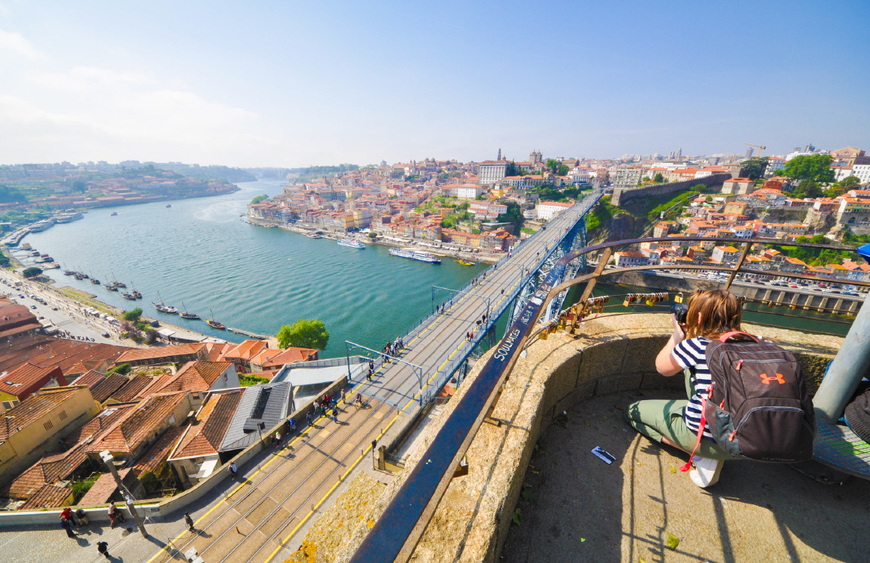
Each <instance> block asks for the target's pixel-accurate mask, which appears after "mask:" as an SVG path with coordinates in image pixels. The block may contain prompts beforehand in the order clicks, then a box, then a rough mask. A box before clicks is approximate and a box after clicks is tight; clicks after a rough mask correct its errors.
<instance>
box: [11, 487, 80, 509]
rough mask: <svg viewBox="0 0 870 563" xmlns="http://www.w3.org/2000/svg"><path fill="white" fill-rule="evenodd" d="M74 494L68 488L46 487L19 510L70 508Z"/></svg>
mask: <svg viewBox="0 0 870 563" xmlns="http://www.w3.org/2000/svg"><path fill="white" fill-rule="evenodd" d="M72 494H73V492H72V490H71V489H68V488H66V487H58V486H55V485H45V486H43V487H41V488H40V489H39V490H38V491H36V492H35V493H34V494H33V496H31V497H30V498H29V499H28V500H27V502H25V503H24V504H22V505H21V506H20V507H19V508H18V510H33V509H35V508H58V507H61V506H68V505H69V503H71V501H72Z"/></svg>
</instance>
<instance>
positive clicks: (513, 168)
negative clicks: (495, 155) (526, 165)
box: [504, 161, 520, 177]
mask: <svg viewBox="0 0 870 563" xmlns="http://www.w3.org/2000/svg"><path fill="white" fill-rule="evenodd" d="M518 170H519V168H517V164H516V163H515V162H513V161H511V162H508V163H507V168H505V170H504V175H505V176H506V177H507V176H519V175H520V173H519V171H518Z"/></svg>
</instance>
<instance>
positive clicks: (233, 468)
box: [230, 461, 239, 479]
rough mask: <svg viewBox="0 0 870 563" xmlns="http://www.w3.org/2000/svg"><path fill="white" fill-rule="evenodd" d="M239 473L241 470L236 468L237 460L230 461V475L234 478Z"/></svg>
mask: <svg viewBox="0 0 870 563" xmlns="http://www.w3.org/2000/svg"><path fill="white" fill-rule="evenodd" d="M238 473H239V470H238V469H236V462H235V461H233V462H231V463H230V475H231V476H232V478H233V479H235V478H236V475H238Z"/></svg>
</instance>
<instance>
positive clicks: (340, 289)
mask: <svg viewBox="0 0 870 563" xmlns="http://www.w3.org/2000/svg"><path fill="white" fill-rule="evenodd" d="M239 187H240V188H241V191H239V192H236V193H234V194H229V195H225V196H218V197H213V198H197V199H188V200H181V201H173V202H171V205H172V207H166V203H150V204H144V205H135V206H127V207H116V208H109V209H99V210H94V211H90V212H89V213H87V214H86V215H85V218H84V219H83V220H81V221H76V222H74V223H67V224H62V225H56V226H54V227H52V228H51V229H49V230H47V231H44V232H42V233H35V234H32V235H28V236H27V238H26V239H25V241H24V242H28V243H30V244H31V245H32V246H33V248H34V249H38V250H39V251H40V252H43V253H48V254H50V255H51V256H52V257H53V258H54V259H55V260H56V261H57V262H58V263H60V264H61V266H62V269H73V270H78V271H81V272H85V273H87V274H88V275H90V276H93V277H96V278H98V279H99V280H101V281H102V282H106V281H110V280H111V279H116V280H119V281H122V282H124V283H126V284H127V286H128V289H130V288H135V289H137V290H138V291H140V292H141V293H142V295H143V299H142V300H140V301H137V302H135V305H134V303H133V302H131V301H126V300H125V299H124V298H122V297H121V296H120V295H119V294H118V293H115V292H110V291H108V290H106V289H105V288H103V287H102V286H97V285H94V284H92V283H90V282H89V281H88V280H81V281H78V280H76V279H75V278H72V277H68V276H64V275H63V274H62V272H61V270H50V271H49V272H48V275H50V276H51V277H52V278H54V279H55V280H57V282H58V285H69V286H72V287H75V288H78V289H82V290H84V291H87V292H89V293H93V294H96V295H97V296H98V298H99V299H100V300H102V301H104V302H106V303H109V304H111V305H114V306H117V307H120V308H123V309H128V310H129V309H131V308H133V307H135V306H140V307H142V308H143V310H144V311H145V313H146V314H147V315H148V316H151V317H154V318H156V319H163V320H166V321H167V322H172V323H174V324H178V325H180V326H184V327H187V328H190V329H193V330H197V331H199V332H202V333H205V334H209V335H212V336H216V337H219V338H225V339H227V340H234V341H241V340H242V339H243V338H244V337H242V336H239V335H234V334H232V333H228V332H224V331H219V330H213V329H211V328H209V327H208V326H207V325H206V324H205V323H204V322H202V321H187V320H184V319H181V318H180V317H178V316H175V315H165V314H163V313H160V312H158V311H157V310H156V309H155V308H154V305H153V302H155V301H160V300H163V301H164V302H166V303H168V304H171V305H175V306H176V307H178V308H179V309H181V308H182V307H184V308H186V309H187V310H189V311H193V312H196V313H198V314H199V315H201V316H202V318H203V319H206V318H209V317H212V314H213V315H214V316H213V318H215V319H216V320H218V321H220V322H223V323H225V324H226V325H227V326H231V327H236V328H241V329H245V330H249V331H253V332H257V333H262V334H275V333H276V332H277V331H278V329H279V328H280V327H281V325H282V324H290V323H292V322H294V321H295V320H297V319H300V318H305V319H320V320H322V321H324V322H325V323H326V328H327V330H328V331H329V332H330V338H329V345H328V347H327V348H326V350H325V351H324V352H323V353H322V355H321V357H334V356H341V355H344V353H345V346H344V341H345V340H351V341H354V342H357V343H360V344H363V345H366V346H369V347H372V348H375V349H380V348H382V347H383V345H384V342H386V341H387V340H390V339H393V338H395V337H396V336H398V335H399V334H403V333H405V332H406V331H407V330H409V329H410V328H412V327H413V326H414V325H416V324H417V322H419V321H420V320H421V319H422V318H423V317H424V316H426V315H427V314H428V313H429V311H430V307H431V295H432V290H431V288H432V286H433V285H438V286H444V287H450V288H457V289H458V288H459V287H461V286H463V285H465V284H466V283H467V282H468V280H470V279H471V278H472V277H473V276H474V274H475V269H474V268H472V267H466V266H462V265H460V264H458V263H456V262H455V261H453V260H450V259H445V260H444V261H443V263H442V264H440V265H432V264H426V263H423V262H416V261H413V260H406V259H402V258H396V257H393V256H390V255H389V253H388V250H387V248H386V247H381V246H367V248H366V249H365V250H356V249H353V248H345V247H341V246H338V245H337V244H336V242H335V241H332V240H328V239H309V238H307V237H304V236H301V235H297V234H294V233H290V232H286V231H282V230H280V229H266V228H262V227H255V226H253V225H249V224H247V223H245V222H243V221H242V217H240V215H242V214H244V213H245V209H246V205H247V204H248V203H250V201H251V199H252V198H253V197H254V196H256V195H259V194H263V193H265V194H269V195H275V194H277V193H280V192H281V190H282V186H281V184H280V183H279V182H277V181H266V180H262V181H259V182H247V183H241V184H239ZM113 212H117V216H114V217H113V216H111V214H112V213H113ZM441 295H442V297H444V294H443V293H442V294H441Z"/></svg>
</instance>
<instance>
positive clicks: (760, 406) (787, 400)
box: [692, 332, 815, 462]
mask: <svg viewBox="0 0 870 563" xmlns="http://www.w3.org/2000/svg"><path fill="white" fill-rule="evenodd" d="M735 337H737V338H739V340H734V338H735ZM705 354H706V357H707V366H708V367H709V368H710V380H711V381H712V384H711V385H710V388H709V392H708V398H707V399H705V400H703V407H702V416H701V424H700V429H699V431H698V443H700V441H701V437H702V436H703V433H704V425H705V423H706V425H707V427H708V428H709V429H710V433H711V434H713V439H714V440H715V441H716V444H717V445H718V446H719V447H720V448H722V449H723V450H724V451H725V452H726V453H728V454H731V455H732V456H738V457H745V458H748V459H754V460H758V461H775V462H796V461H804V460H808V459H811V458H812V456H813V439H814V437H815V413H814V411H813V403H812V401H811V400H810V397H809V394H808V393H807V388H806V385H805V384H804V380H803V375H802V373H801V368H800V365H799V364H798V363H797V360H795V357H794V356H793V355H792V354H791V352H788V351H787V350H783V349H782V348H780V347H779V346H777V345H776V344H774V343H773V342H767V341H763V340H758V339H757V338H755V337H754V336H751V335H749V334H746V333H743V332H728V333H725V334H723V335H722V336H720V337H719V339H718V340H714V341H712V342H710V343H709V344H708V345H707V350H706V353H705ZM695 448H696V449H697V445H696V446H695ZM692 453H693V454H694V451H693V452H692Z"/></svg>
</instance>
